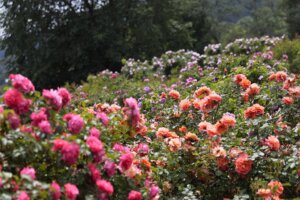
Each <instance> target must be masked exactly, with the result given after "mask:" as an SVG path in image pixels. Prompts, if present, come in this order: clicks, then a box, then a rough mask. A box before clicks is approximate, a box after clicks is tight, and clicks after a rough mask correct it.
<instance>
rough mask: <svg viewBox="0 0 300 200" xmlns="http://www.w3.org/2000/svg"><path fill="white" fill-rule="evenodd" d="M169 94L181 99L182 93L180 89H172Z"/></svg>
mask: <svg viewBox="0 0 300 200" xmlns="http://www.w3.org/2000/svg"><path fill="white" fill-rule="evenodd" d="M169 96H170V97H172V98H173V99H175V100H178V99H180V93H179V92H178V91H176V90H171V91H170V92H169Z"/></svg>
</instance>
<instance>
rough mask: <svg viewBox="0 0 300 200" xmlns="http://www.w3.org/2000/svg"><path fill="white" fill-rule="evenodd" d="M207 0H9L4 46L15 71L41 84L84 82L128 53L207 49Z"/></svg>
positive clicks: (117, 63)
mask: <svg viewBox="0 0 300 200" xmlns="http://www.w3.org/2000/svg"><path fill="white" fill-rule="evenodd" d="M205 1H206V0H200V1H198V3H197V4H195V2H196V1H195V0H188V1H183V2H185V3H182V2H180V1H179V0H164V1H161V0H43V1H40V0H3V1H2V6H3V7H4V13H3V17H2V25H3V27H4V30H5V34H4V38H3V42H2V48H4V49H5V51H6V62H7V65H8V66H9V71H10V72H14V73H22V74H24V75H26V76H28V77H29V78H31V79H32V80H33V82H34V83H35V84H36V85H37V86H38V87H40V88H42V87H55V86H59V85H63V84H64V83H65V82H66V81H70V82H73V81H75V82H79V81H80V80H83V79H85V77H86V76H87V75H88V74H89V73H96V72H98V71H101V70H103V69H106V68H109V69H111V70H118V69H119V68H120V65H121V63H120V62H121V59H122V58H128V57H133V58H141V59H144V58H150V57H152V56H158V55H160V54H161V53H163V52H164V51H166V50H169V49H170V50H177V49H181V48H189V49H193V48H195V49H197V50H199V49H202V48H203V46H204V45H205V44H206V43H207V41H209V37H207V36H208V34H207V32H206V31H205V30H206V29H209V21H208V20H207V17H206V16H207V15H206V11H205V9H204V7H203V6H205V3H203V2H205ZM192 4H193V5H194V6H190V5H192ZM195 5H196V7H195ZM187 9H189V10H187ZM196 11H197V12H196ZM189 12H191V13H193V14H191V13H189ZM188 13H189V14H188Z"/></svg>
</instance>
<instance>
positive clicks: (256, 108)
mask: <svg viewBox="0 0 300 200" xmlns="http://www.w3.org/2000/svg"><path fill="white" fill-rule="evenodd" d="M264 113H265V108H264V107H263V106H261V105H259V104H254V105H253V106H251V107H249V108H247V110H246V111H245V112H244V117H245V119H248V118H251V119H254V118H256V117H257V116H259V115H263V114H264Z"/></svg>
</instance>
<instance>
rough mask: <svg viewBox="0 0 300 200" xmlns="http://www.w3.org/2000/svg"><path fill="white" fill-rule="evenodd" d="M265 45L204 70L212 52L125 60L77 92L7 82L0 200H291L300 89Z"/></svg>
mask: <svg viewBox="0 0 300 200" xmlns="http://www.w3.org/2000/svg"><path fill="white" fill-rule="evenodd" d="M264 40H266V42H265V43H264V42H263V41H264ZM273 40H274V41H277V39H272V38H262V39H259V41H260V44H265V46H260V48H259V50H260V52H258V51H257V48H254V47H252V46H251V45H257V44H256V43H253V44H252V43H251V42H250V43H249V44H248V43H245V44H244V45H243V46H241V51H240V53H239V54H236V55H230V54H227V52H225V51H224V52H223V53H222V51H219V50H216V51H214V52H217V54H216V55H214V56H216V58H218V59H219V60H217V61H216V62H213V63H212V64H207V63H206V62H204V61H205V59H206V58H208V57H209V56H210V55H209V54H208V53H211V51H209V48H214V49H219V48H220V46H219V45H211V46H209V47H207V48H206V52H207V54H205V55H199V54H196V53H193V52H188V51H179V52H173V53H172V52H167V53H166V54H165V55H163V56H162V57H161V58H155V59H153V61H152V62H149V61H145V62H141V61H139V62H138V63H135V61H133V60H129V61H127V62H126V63H127V64H125V68H124V70H123V71H122V72H121V73H120V74H119V73H112V72H109V71H104V72H102V73H100V74H98V75H96V76H90V77H89V78H88V82H87V83H84V84H83V85H82V86H80V87H74V88H73V87H72V86H67V88H63V87H61V88H57V89H50V90H43V91H42V92H38V91H35V87H34V85H33V84H32V83H31V81H30V80H28V79H27V78H26V77H24V76H22V75H19V74H12V75H10V77H9V79H10V80H9V86H8V87H7V88H5V91H4V92H3V96H2V102H3V104H2V106H1V107H0V124H1V126H0V127H1V129H0V145H1V146H0V199H20V200H23V199H26V200H27V199H128V200H139V199H149V200H154V199H265V200H269V199H297V197H299V191H300V187H299V186H300V181H299V175H300V163H299V156H300V141H299V139H300V137H299V133H300V123H299V122H300V111H299V109H300V104H299V103H300V86H299V82H300V81H299V79H298V76H297V75H295V74H291V73H289V72H288V71H287V67H289V63H288V58H287V56H286V55H283V56H282V58H281V59H279V60H275V59H274V58H273V52H272V50H271V47H272V45H276V44H275V43H276V42H267V41H273ZM249 41H252V40H249ZM253 41H256V39H254V40H253ZM245 45H246V46H245ZM247 45H248V46H247ZM270 45H271V46H270ZM226 48H227V47H226ZM236 48H238V47H236ZM227 49H228V48H227ZM244 49H256V51H255V52H248V51H247V52H246V53H243V52H244ZM236 51H238V49H236ZM173 56H174V57H173ZM169 59H170V61H169ZM203 59H204V60H203ZM154 61H155V62H154ZM130 63H131V64H130ZM140 63H143V65H145V66H143V67H141V68H139V65H140ZM158 63H159V65H160V67H159V68H156V66H157V64H158ZM148 65H149V66H150V67H149V68H148V67H147V66H148ZM201 65H202V66H201ZM158 69H163V70H165V69H168V70H167V73H166V74H165V76H162V75H163V74H164V72H166V71H164V72H162V71H161V70H158ZM141 70H142V71H141ZM178 73H179V74H178Z"/></svg>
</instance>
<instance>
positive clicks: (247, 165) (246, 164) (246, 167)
mask: <svg viewBox="0 0 300 200" xmlns="http://www.w3.org/2000/svg"><path fill="white" fill-rule="evenodd" d="M252 163H253V161H252V160H249V159H248V155H247V154H246V153H241V154H240V155H239V157H238V158H237V159H236V160H235V171H236V172H237V173H238V174H239V175H242V176H245V175H247V174H248V173H249V172H250V171H251V169H252Z"/></svg>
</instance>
